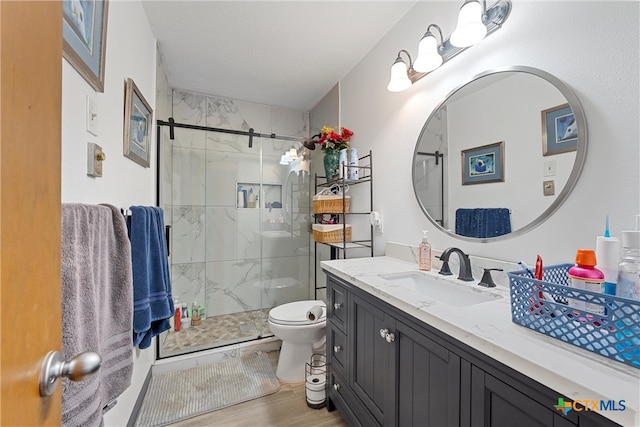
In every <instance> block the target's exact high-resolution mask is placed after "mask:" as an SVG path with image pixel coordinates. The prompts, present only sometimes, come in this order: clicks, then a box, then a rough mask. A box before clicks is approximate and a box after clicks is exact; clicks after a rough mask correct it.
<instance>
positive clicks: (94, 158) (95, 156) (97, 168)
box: [87, 142, 105, 177]
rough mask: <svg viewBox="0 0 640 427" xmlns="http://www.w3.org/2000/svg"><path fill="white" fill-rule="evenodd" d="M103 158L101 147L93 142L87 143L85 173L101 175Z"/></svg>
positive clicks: (95, 175)
mask: <svg viewBox="0 0 640 427" xmlns="http://www.w3.org/2000/svg"><path fill="white" fill-rule="evenodd" d="M104 159H105V155H104V152H103V151H102V147H100V146H99V145H98V144H94V143H93V142H89V143H88V144H87V175H89V176H94V177H99V176H102V162H103V161H104Z"/></svg>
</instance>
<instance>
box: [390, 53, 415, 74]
mask: <svg viewBox="0 0 640 427" xmlns="http://www.w3.org/2000/svg"><path fill="white" fill-rule="evenodd" d="M402 52H404V53H405V54H406V55H407V58H409V65H408V68H407V70H409V71H413V61H412V60H411V55H410V54H409V52H407V51H406V50H404V49H400V51H399V52H398V57H397V58H396V60H395V62H398V61H402V62H404V60H403V59H402V57H401V56H400V54H401V53H402ZM395 62H394V63H395ZM405 64H406V62H405Z"/></svg>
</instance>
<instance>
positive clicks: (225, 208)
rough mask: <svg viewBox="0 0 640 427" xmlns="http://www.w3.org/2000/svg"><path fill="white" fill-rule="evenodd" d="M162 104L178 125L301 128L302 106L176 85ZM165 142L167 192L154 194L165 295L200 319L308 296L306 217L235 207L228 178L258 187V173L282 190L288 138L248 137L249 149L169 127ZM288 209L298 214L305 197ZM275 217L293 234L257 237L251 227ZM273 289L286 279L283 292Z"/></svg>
mask: <svg viewBox="0 0 640 427" xmlns="http://www.w3.org/2000/svg"><path fill="white" fill-rule="evenodd" d="M172 103H173V112H172V116H173V118H174V119H175V121H176V122H178V123H186V124H193V125H200V126H207V127H215V128H222V129H232V130H241V131H248V130H249V128H253V129H254V131H255V132H257V133H262V134H272V133H274V134H276V135H283V136H297V137H307V136H308V132H309V130H308V129H309V116H308V113H306V112H301V111H293V110H288V109H284V108H280V107H274V106H269V105H264V104H256V103H251V102H246V101H239V100H233V99H228V98H221V97H216V96H207V95H202V94H197V93H190V92H186V91H181V90H174V91H173V101H172ZM166 140H167V141H168V138H167V139H166ZM170 144H171V147H172V148H171V156H170V157H171V159H170V160H169V159H167V160H166V161H165V162H164V165H165V171H166V172H165V173H164V175H163V181H164V182H165V183H167V185H165V186H164V187H165V188H167V189H170V190H168V191H170V193H169V194H167V191H164V192H163V195H164V201H165V203H164V205H163V207H164V209H165V212H166V213H167V217H168V223H170V224H171V226H172V243H171V244H172V248H171V263H172V269H171V273H172V282H173V291H174V295H175V296H177V297H178V298H179V299H180V301H181V302H187V303H191V302H193V301H197V302H198V303H199V304H202V303H205V304H206V306H207V311H208V314H209V315H211V314H214V315H218V314H229V313H235V312H239V311H245V310H254V309H259V308H261V307H269V306H273V305H277V304H281V303H283V302H287V301H289V300H296V299H305V298H308V296H309V286H310V284H309V253H308V251H309V238H308V234H306V233H307V231H306V227H304V226H303V224H302V222H305V223H306V222H307V221H308V220H309V219H308V216H304V215H302V216H300V219H299V220H298V221H299V222H298V223H297V224H296V223H294V224H291V222H290V215H289V212H287V211H286V210H285V209H273V210H266V209H248V208H245V209H242V208H237V207H236V201H237V199H236V195H237V193H236V189H237V183H238V182H241V183H259V182H260V178H261V175H262V180H263V183H265V184H278V185H282V188H283V192H284V191H285V183H286V182H287V177H288V175H289V173H290V170H289V168H288V167H286V166H282V165H279V160H280V156H281V154H282V153H284V151H285V150H287V149H289V148H290V147H291V146H292V142H291V141H283V140H278V139H272V138H254V144H253V148H249V145H248V138H247V137H246V136H241V135H231V134H224V133H220V132H205V131H199V130H190V129H181V128H176V129H175V140H174V141H171V143H170ZM261 146H262V169H261V166H260V160H261V159H260V147H261ZM165 157H167V156H165ZM295 179H296V180H297V179H298V178H297V177H296V178H295ZM307 183H308V177H307ZM257 191H258V188H257V187H256V188H254V192H256V193H257ZM296 207H297V208H298V209H299V210H300V211H303V212H304V211H306V212H308V211H309V200H308V195H307V196H305V197H303V198H302V199H301V200H299V201H298V202H297V203H296ZM282 217H284V218H285V223H286V225H283V226H282V228H286V229H287V230H288V231H291V230H292V229H295V231H296V234H299V233H300V232H301V231H302V235H300V237H298V238H287V239H282V238H280V239H278V238H263V239H261V238H260V237H261V233H260V231H261V223H262V224H270V221H271V220H274V221H275V220H278V219H280V218H282ZM282 231H285V230H282ZM283 242H284V244H283ZM261 253H262V262H261V258H260V256H261ZM261 277H262V279H263V280H262V286H261V280H260V279H261ZM282 285H287V289H288V290H287V293H286V295H285V296H283V295H282V293H281V292H280V290H281V286H282ZM261 288H262V289H261ZM283 298H286V301H283V300H282V299H283Z"/></svg>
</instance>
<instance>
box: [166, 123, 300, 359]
mask: <svg viewBox="0 0 640 427" xmlns="http://www.w3.org/2000/svg"><path fill="white" fill-rule="evenodd" d="M162 126H167V127H169V134H170V136H169V138H170V139H171V140H173V139H174V128H183V129H191V130H201V131H205V132H219V133H226V134H232V135H241V136H242V135H243V136H247V137H248V138H249V141H248V144H249V148H252V147H253V138H254V137H256V138H267V139H278V140H282V141H293V142H299V143H302V142H303V141H304V140H305V138H302V137H292V136H283V135H277V134H275V133H269V134H266V133H260V132H255V131H254V129H253V128H249V130H248V131H239V130H234V129H223V128H215V127H209V126H200V125H191V124H186V123H178V122H175V120H174V119H173V117H170V118H169V119H168V121H164V120H157V121H156V206H161V182H162V169H161V158H160V153H161V151H162V131H161V128H162ZM260 143H261V144H262V141H261V142H260ZM259 162H260V169H261V170H260V176H261V178H260V181H261V182H260V189H262V186H263V184H264V183H263V182H262V177H263V171H262V168H263V152H262V147H261V149H260V155H259ZM283 193H284V189H283ZM283 197H284V194H283ZM170 229H171V225H167V226H166V230H165V233H166V241H167V255H170V252H169V251H170V249H169V248H170V247H171V244H170V235H171V233H170ZM261 245H262V243H261ZM260 252H261V254H260V260H261V271H260V278H261V279H260V280H261V281H262V280H264V278H263V272H262V262H263V255H262V250H261V251H260ZM309 286H310V284H309ZM260 292H261V293H262V292H263V289H261V290H260ZM261 299H262V296H261ZM260 306H261V309H262V310H263V309H264V307H263V306H264V304H263V303H262V302H261V303H260ZM263 321H264V322H266V319H265V320H263ZM162 336H163V334H161V335H159V336H157V337H156V360H160V359H168V358H171V357H177V356H184V355H188V354H193V353H198V352H201V351H208V350H212V349H216V348H221V347H226V346H230V345H237V344H239V343H243V342H251V341H257V340H260V339H263V338H265V337H264V336H263V335H262V334H260V335H259V336H257V337H255V338H250V339H246V340H239V341H237V342H233V343H224V344H220V345H215V343H214V345H212V346H211V347H208V348H202V349H200V348H198V349H195V350H192V351H187V352H184V353H176V354H168V355H162V351H161V347H162V345H161V337H162Z"/></svg>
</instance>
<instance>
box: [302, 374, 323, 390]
mask: <svg viewBox="0 0 640 427" xmlns="http://www.w3.org/2000/svg"><path fill="white" fill-rule="evenodd" d="M306 381H307V385H306V387H307V390H313V391H317V390H323V389H324V386H325V384H326V382H327V379H326V377H325V375H324V374H317V375H307V379H306Z"/></svg>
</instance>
